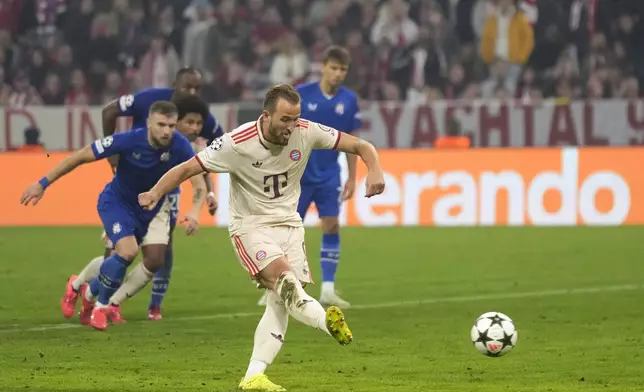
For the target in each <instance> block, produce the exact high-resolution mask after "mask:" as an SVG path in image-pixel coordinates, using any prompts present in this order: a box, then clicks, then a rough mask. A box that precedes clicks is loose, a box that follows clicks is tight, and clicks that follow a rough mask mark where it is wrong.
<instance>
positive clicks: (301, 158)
mask: <svg viewBox="0 0 644 392" xmlns="http://www.w3.org/2000/svg"><path fill="white" fill-rule="evenodd" d="M341 135H342V132H339V131H338V130H336V129H333V128H329V127H325V126H322V125H320V124H318V123H315V122H313V121H306V120H299V121H298V125H297V126H296V128H295V129H294V131H293V133H291V136H290V138H289V141H288V145H286V146H278V145H275V144H272V143H270V142H268V141H267V140H266V139H265V138H264V136H263V135H262V130H261V118H260V120H258V121H256V122H250V123H246V124H244V125H242V126H240V127H238V128H236V129H235V130H233V131H232V132H230V133H226V134H224V136H222V137H220V138H219V139H216V140H215V141H214V142H213V143H212V144H211V145H210V146H208V147H207V148H206V149H205V150H203V151H201V152H200V153H199V154H197V156H196V158H197V160H198V161H199V164H201V166H202V168H203V169H204V170H206V171H209V172H214V173H230V196H229V199H230V205H229V208H230V224H229V230H230V231H231V233H234V232H236V231H237V230H240V229H241V228H242V227H248V226H260V225H262V226H266V225H268V226H275V225H286V226H296V227H300V226H302V219H301V218H300V215H299V214H298V213H297V204H298V200H299V198H300V180H301V179H302V175H303V174H304V170H305V168H306V163H307V161H308V160H309V156H310V155H311V151H312V150H313V149H325V150H334V149H335V148H336V147H337V146H338V143H339V142H340V138H341Z"/></svg>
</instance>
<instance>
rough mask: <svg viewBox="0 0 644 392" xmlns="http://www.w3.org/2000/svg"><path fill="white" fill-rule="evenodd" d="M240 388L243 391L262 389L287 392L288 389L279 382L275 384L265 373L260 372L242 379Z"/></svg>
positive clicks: (268, 391)
mask: <svg viewBox="0 0 644 392" xmlns="http://www.w3.org/2000/svg"><path fill="white" fill-rule="evenodd" d="M238 389H239V390H242V391H262V392H285V391H286V389H285V388H284V387H281V386H279V385H277V384H274V383H273V382H272V381H271V380H269V379H268V377H266V375H265V374H258V375H256V376H255V377H251V378H249V379H248V380H246V381H244V379H242V380H241V382H240V383H239V387H238Z"/></svg>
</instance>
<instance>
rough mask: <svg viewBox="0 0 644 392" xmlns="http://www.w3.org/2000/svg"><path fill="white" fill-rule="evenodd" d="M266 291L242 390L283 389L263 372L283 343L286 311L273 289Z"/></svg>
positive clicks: (286, 318)
mask: <svg viewBox="0 0 644 392" xmlns="http://www.w3.org/2000/svg"><path fill="white" fill-rule="evenodd" d="M267 293H268V295H267V298H266V310H265V311H264V315H263V316H262V318H261V319H260V320H259V324H257V329H255V338H254V344H253V354H252V356H251V358H250V363H249V365H248V370H247V371H246V375H245V376H244V378H243V379H242V381H241V384H240V386H239V387H240V389H242V390H273V391H280V390H285V389H283V388H282V389H280V387H279V386H278V385H276V384H273V383H272V382H271V381H270V380H268V378H267V377H266V376H265V372H266V369H267V368H268V366H270V364H271V363H273V360H274V359H275V357H277V354H278V353H279V351H280V349H281V348H282V344H284V339H285V337H286V328H287V327H288V311H287V310H286V308H285V307H284V302H282V300H281V299H280V298H279V296H278V295H277V294H275V292H274V291H272V290H268V291H267Z"/></svg>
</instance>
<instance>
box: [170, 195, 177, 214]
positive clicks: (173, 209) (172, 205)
mask: <svg viewBox="0 0 644 392" xmlns="http://www.w3.org/2000/svg"><path fill="white" fill-rule="evenodd" d="M168 200H169V201H170V212H171V214H172V216H174V217H176V216H177V215H178V214H179V195H168Z"/></svg>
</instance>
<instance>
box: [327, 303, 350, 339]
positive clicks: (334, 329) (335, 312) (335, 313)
mask: <svg viewBox="0 0 644 392" xmlns="http://www.w3.org/2000/svg"><path fill="white" fill-rule="evenodd" d="M326 328H327V329H328V330H329V332H330V333H331V336H333V337H334V338H335V340H337V341H338V343H340V344H341V345H343V346H345V345H347V344H349V343H351V341H352V340H353V334H352V333H351V330H350V329H349V326H348V325H347V322H346V321H345V319H344V313H342V311H341V310H340V308H338V307H337V306H329V308H328V309H327V310H326Z"/></svg>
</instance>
